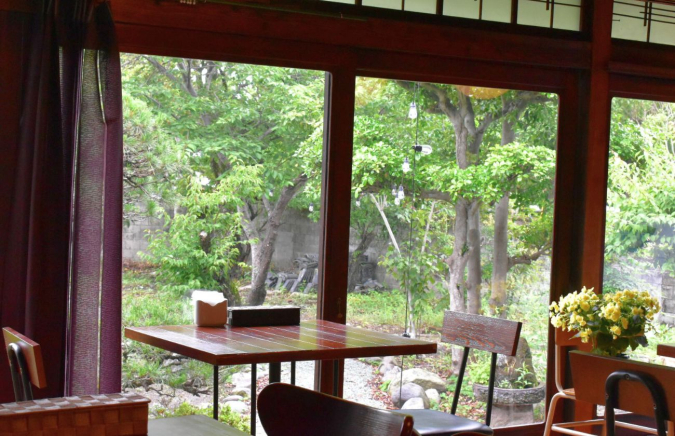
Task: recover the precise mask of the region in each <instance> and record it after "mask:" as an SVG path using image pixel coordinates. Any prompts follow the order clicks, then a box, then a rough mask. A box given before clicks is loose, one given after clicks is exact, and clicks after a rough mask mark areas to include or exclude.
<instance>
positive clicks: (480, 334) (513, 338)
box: [442, 310, 522, 356]
mask: <svg viewBox="0 0 675 436" xmlns="http://www.w3.org/2000/svg"><path fill="white" fill-rule="evenodd" d="M521 327H522V323H521V322H517V321H509V320H506V319H499V318H490V317H487V316H481V315H472V314H469V313H461V312H453V311H451V310H448V311H446V312H445V318H444V320H443V335H442V341H443V342H447V343H450V344H454V345H459V346H462V347H469V348H473V349H476V350H483V351H489V352H491V353H498V354H504V355H507V356H514V355H515V354H516V351H517V349H518V338H519V337H520V329H521Z"/></svg>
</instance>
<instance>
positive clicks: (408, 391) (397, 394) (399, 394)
mask: <svg viewBox="0 0 675 436" xmlns="http://www.w3.org/2000/svg"><path fill="white" fill-rule="evenodd" d="M392 385H393V383H391V384H390V385H389V395H391V401H392V402H393V403H394V404H395V405H397V406H399V407H400V406H401V404H404V403H405V402H406V401H408V400H409V399H411V398H420V399H422V401H423V403H424V409H428V408H429V398H427V394H425V393H424V388H423V387H422V386H420V385H416V384H415V383H406V384H404V385H403V388H402V389H399V388H398V384H397V387H396V389H392V388H391V386H392Z"/></svg>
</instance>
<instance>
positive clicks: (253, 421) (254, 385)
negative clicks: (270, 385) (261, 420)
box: [251, 363, 258, 435]
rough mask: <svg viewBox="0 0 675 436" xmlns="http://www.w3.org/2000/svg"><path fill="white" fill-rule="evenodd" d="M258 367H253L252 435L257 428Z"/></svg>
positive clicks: (254, 365)
mask: <svg viewBox="0 0 675 436" xmlns="http://www.w3.org/2000/svg"><path fill="white" fill-rule="evenodd" d="M257 370H258V365H256V364H255V363H254V364H253V365H251V435H255V426H256V415H255V414H256V406H257V404H256V403H257V401H256V393H257V390H258V389H257V383H258V374H256V372H257Z"/></svg>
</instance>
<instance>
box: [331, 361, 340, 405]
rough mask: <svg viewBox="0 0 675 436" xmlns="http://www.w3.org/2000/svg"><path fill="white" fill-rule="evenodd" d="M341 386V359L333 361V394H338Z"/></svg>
mask: <svg viewBox="0 0 675 436" xmlns="http://www.w3.org/2000/svg"><path fill="white" fill-rule="evenodd" d="M339 388H340V361H339V360H337V359H336V360H334V361H333V396H335V397H337V396H338V391H339Z"/></svg>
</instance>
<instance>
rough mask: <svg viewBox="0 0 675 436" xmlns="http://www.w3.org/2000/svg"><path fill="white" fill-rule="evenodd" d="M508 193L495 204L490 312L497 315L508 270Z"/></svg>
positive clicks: (502, 298) (504, 290)
mask: <svg viewBox="0 0 675 436" xmlns="http://www.w3.org/2000/svg"><path fill="white" fill-rule="evenodd" d="M508 237H509V194H508V193H507V194H504V196H503V197H502V198H501V199H500V200H499V201H498V202H497V205H496V206H495V235H494V242H493V253H492V256H493V258H492V294H491V296H490V314H492V315H499V314H500V312H501V310H500V309H501V308H502V307H503V306H504V303H506V274H507V273H508V271H509V253H508Z"/></svg>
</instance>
